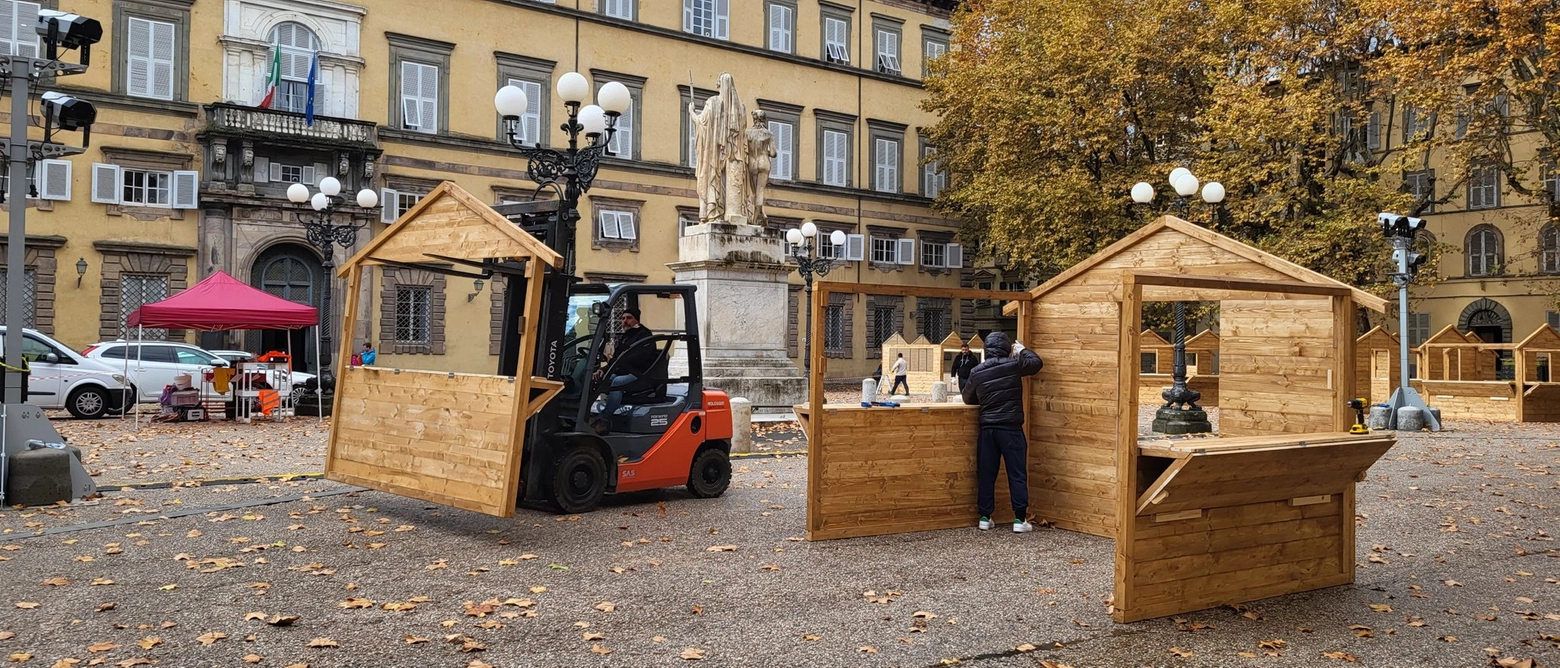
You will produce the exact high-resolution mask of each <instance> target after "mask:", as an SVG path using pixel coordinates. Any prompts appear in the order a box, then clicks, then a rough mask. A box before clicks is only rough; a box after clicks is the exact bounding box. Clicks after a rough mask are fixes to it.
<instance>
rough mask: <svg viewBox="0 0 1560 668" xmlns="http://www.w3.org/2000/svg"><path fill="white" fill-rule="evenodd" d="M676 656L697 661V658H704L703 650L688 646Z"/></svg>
mask: <svg viewBox="0 0 1560 668" xmlns="http://www.w3.org/2000/svg"><path fill="white" fill-rule="evenodd" d="M678 656H679V657H681V658H683V659H684V660H687V661H698V660H699V659H702V658H704V650H702V649H696V648H693V647H689V648H688V649H685V650H683V651H682V654H679V655H678Z"/></svg>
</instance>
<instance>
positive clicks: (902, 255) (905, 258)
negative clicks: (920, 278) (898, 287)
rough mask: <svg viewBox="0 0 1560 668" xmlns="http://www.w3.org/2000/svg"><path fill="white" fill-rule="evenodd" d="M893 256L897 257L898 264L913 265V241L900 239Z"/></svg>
mask: <svg viewBox="0 0 1560 668" xmlns="http://www.w3.org/2000/svg"><path fill="white" fill-rule="evenodd" d="M894 254H895V255H897V256H898V259H899V264H915V239H900V240H899V248H898V249H897V250H896V251H894Z"/></svg>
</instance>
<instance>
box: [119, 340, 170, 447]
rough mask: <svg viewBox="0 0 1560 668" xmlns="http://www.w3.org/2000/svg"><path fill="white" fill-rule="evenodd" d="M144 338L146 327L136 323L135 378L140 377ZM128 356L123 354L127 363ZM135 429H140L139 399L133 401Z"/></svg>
mask: <svg viewBox="0 0 1560 668" xmlns="http://www.w3.org/2000/svg"><path fill="white" fill-rule="evenodd" d="M145 340H146V327H145V326H143V325H136V326H135V377H136V378H140V377H141V372H142V371H143V369H142V368H141V349H142V348H145V347H146V346H145V345H143V343H142V342H143V341H145ZM129 357H130V356H129V355H125V358H126V363H127V364H128V363H129ZM158 396H161V395H158ZM159 405H160V404H159ZM135 430H136V431H141V402H139V401H137V402H135Z"/></svg>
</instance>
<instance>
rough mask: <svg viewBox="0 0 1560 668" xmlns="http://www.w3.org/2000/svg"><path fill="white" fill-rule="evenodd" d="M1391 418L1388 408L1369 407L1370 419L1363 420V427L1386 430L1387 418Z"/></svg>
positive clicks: (1389, 408)
mask: <svg viewBox="0 0 1560 668" xmlns="http://www.w3.org/2000/svg"><path fill="white" fill-rule="evenodd" d="M1391 416H1392V407H1390V406H1371V407H1370V417H1367V418H1365V426H1367V427H1370V428H1371V429H1386V428H1387V418H1389V417H1391Z"/></svg>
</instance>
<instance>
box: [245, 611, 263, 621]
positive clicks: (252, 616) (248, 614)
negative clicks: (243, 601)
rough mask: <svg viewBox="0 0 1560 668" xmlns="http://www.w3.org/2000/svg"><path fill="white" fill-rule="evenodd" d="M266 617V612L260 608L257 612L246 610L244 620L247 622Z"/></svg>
mask: <svg viewBox="0 0 1560 668" xmlns="http://www.w3.org/2000/svg"><path fill="white" fill-rule="evenodd" d="M265 617H266V615H265V613H263V612H260V611H258V610H257V611H255V612H246V613H244V621H246V622H252V621H254V620H256V619H265Z"/></svg>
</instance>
